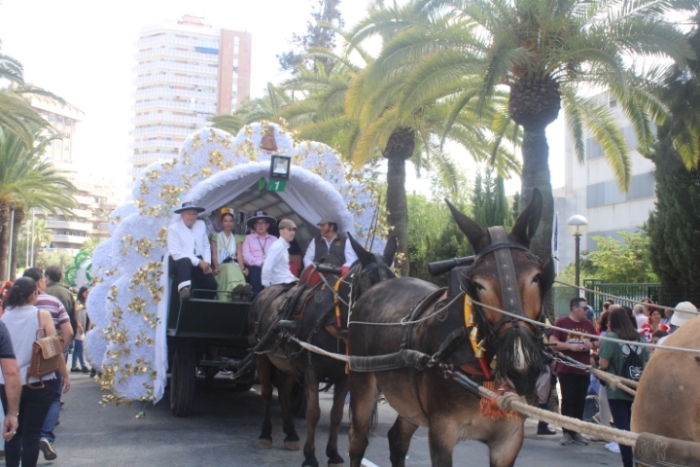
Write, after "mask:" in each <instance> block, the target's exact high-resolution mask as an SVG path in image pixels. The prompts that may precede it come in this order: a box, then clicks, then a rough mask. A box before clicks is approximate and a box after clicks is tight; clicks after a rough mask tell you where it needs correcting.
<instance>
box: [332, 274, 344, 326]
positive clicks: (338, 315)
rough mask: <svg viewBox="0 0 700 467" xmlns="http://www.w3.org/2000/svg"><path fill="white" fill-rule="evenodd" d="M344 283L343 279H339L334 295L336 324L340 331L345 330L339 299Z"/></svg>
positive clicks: (334, 287)
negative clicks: (341, 285)
mask: <svg viewBox="0 0 700 467" xmlns="http://www.w3.org/2000/svg"><path fill="white" fill-rule="evenodd" d="M342 283H343V278H342V277H341V278H339V279H338V281H337V282H336V283H335V285H334V286H333V290H334V291H335V293H334V294H333V302H334V303H335V324H336V326H338V329H342V328H343V321H342V314H341V312H340V300H339V299H338V292H339V291H340V284H342Z"/></svg>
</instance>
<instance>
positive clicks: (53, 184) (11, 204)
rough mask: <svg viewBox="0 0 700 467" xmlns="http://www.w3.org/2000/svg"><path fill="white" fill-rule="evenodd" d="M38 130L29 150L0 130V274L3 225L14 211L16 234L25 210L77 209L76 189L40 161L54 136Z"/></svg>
mask: <svg viewBox="0 0 700 467" xmlns="http://www.w3.org/2000/svg"><path fill="white" fill-rule="evenodd" d="M40 131H41V130H39V131H37V132H35V136H34V141H35V144H34V145H32V146H30V149H28V148H27V146H26V145H25V144H24V141H23V140H22V138H20V137H19V136H18V135H17V134H15V133H13V132H11V131H7V130H3V129H2V128H1V127H0V228H1V229H2V230H1V231H0V274H4V273H5V272H6V270H7V256H8V247H9V229H8V228H6V227H5V225H6V224H7V222H8V221H9V220H10V219H11V217H12V213H13V212H14V220H15V224H14V225H15V229H17V230H16V231H15V233H14V235H17V234H18V233H19V229H20V228H21V223H22V221H23V220H24V213H25V211H26V210H27V209H31V208H40V209H42V210H44V211H46V212H49V213H52V214H55V213H57V212H58V211H61V210H64V211H65V210H67V211H69V210H70V209H72V208H74V207H75V206H77V203H76V201H75V198H74V197H73V193H74V192H75V190H76V189H75V186H73V184H72V183H71V182H70V181H69V180H68V179H67V178H65V177H64V176H63V172H61V171H59V170H58V169H56V168H55V167H54V166H53V165H52V164H51V163H50V162H48V161H45V160H43V159H42V154H43V152H44V150H45V148H46V146H47V145H48V144H50V143H51V142H52V141H53V140H54V139H56V137H55V136H50V137H44V136H41V134H40ZM15 238H16V237H15ZM16 245H17V242H15V246H16ZM14 253H15V254H13V256H14V257H15V258H16V257H17V254H16V253H17V252H14ZM12 271H14V270H12ZM12 274H14V272H11V275H12Z"/></svg>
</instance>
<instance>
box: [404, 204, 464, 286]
mask: <svg viewBox="0 0 700 467" xmlns="http://www.w3.org/2000/svg"><path fill="white" fill-rule="evenodd" d="M453 201H454V203H455V205H456V206H457V207H458V208H459V209H461V210H463V211H468V208H469V206H468V204H467V203H466V202H464V201H463V200H460V199H456V200H453ZM407 202H408V215H409V216H410V218H411V229H410V230H409V232H408V234H409V237H408V259H409V264H410V276H411V277H417V278H420V279H423V280H427V281H431V282H434V283H436V284H439V285H444V284H445V283H446V280H445V277H432V276H431V275H430V273H429V272H428V263H430V262H431V261H439V260H443V259H447V258H457V257H462V256H469V255H471V254H473V250H472V247H471V245H470V244H469V241H468V240H467V239H466V237H465V236H464V234H462V233H461V231H460V230H459V227H457V224H456V223H455V222H454V220H453V219H452V215H451V214H450V211H449V209H448V208H447V204H445V202H444V201H442V200H439V201H437V200H431V199H428V198H426V197H425V196H423V195H416V194H409V195H408V196H407Z"/></svg>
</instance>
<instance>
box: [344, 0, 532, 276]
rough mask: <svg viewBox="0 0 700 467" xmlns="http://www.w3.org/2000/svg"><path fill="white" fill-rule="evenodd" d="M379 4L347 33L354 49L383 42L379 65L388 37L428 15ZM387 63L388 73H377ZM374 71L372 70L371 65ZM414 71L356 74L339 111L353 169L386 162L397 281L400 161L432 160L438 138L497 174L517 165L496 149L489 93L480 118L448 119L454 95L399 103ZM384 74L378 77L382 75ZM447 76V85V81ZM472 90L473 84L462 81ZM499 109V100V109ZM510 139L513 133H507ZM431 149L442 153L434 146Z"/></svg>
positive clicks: (466, 113) (407, 61) (403, 224)
mask: <svg viewBox="0 0 700 467" xmlns="http://www.w3.org/2000/svg"><path fill="white" fill-rule="evenodd" d="M382 3H383V2H377V4H376V5H375V6H374V7H373V8H371V9H370V11H369V13H368V16H367V18H366V19H364V20H363V21H361V22H360V23H359V24H358V25H356V26H355V27H354V28H353V29H352V31H351V32H350V38H351V39H350V46H352V47H355V46H358V45H359V44H362V43H363V42H364V41H365V40H367V39H369V38H372V37H378V38H379V39H381V40H382V42H383V47H384V48H383V51H382V54H381V55H380V57H384V58H386V48H387V47H388V46H389V45H390V44H392V43H393V39H392V38H393V37H394V36H396V35H401V34H402V33H403V31H405V30H407V29H411V27H412V25H414V24H418V23H421V22H425V21H428V17H429V15H427V14H426V13H425V12H423V11H420V10H419V9H416V8H414V7H413V6H412V5H409V6H404V7H398V6H396V4H394V5H393V6H392V7H384V6H383V4H382ZM386 61H388V62H390V65H391V66H390V69H387V68H386V67H383V66H382V65H384V64H385V63H384V62H386ZM378 65H379V66H378ZM416 67H417V65H416V61H415V57H414V56H410V55H404V56H403V57H402V58H401V59H400V60H396V61H394V60H390V59H389V60H383V59H381V58H380V59H379V60H376V61H375V60H373V61H371V62H370V63H368V66H367V67H366V68H365V69H364V70H363V71H362V72H361V73H358V76H357V78H356V79H354V80H353V82H352V84H351V86H350V89H349V90H348V94H347V98H346V101H345V103H346V111H347V113H348V115H349V117H350V118H351V119H352V121H353V122H354V123H355V125H356V126H357V129H358V133H357V136H356V137H355V138H354V140H353V146H352V148H351V150H350V154H351V158H352V160H353V162H354V163H355V164H356V165H362V164H364V163H365V161H367V159H369V158H371V157H374V156H375V155H377V154H381V156H382V157H384V158H385V159H386V160H387V197H386V206H387V223H388V225H389V229H390V234H392V235H395V236H396V237H397V239H398V254H397V265H398V267H399V269H400V271H401V274H402V275H406V274H408V263H407V261H406V262H405V261H404V259H406V258H407V254H408V235H409V232H408V222H409V217H408V208H407V203H406V190H405V184H406V162H407V161H408V160H409V159H412V158H415V155H416V154H425V155H426V156H430V155H431V153H434V151H432V149H433V148H434V147H435V144H434V141H433V140H434V138H435V137H437V136H438V135H442V136H443V139H444V140H451V141H455V142H457V143H458V144H460V145H462V146H463V147H465V148H466V149H467V151H469V152H470V155H471V156H472V157H473V158H474V159H476V160H482V161H483V160H488V161H491V162H492V163H493V164H494V165H495V166H496V167H497V169H498V170H499V172H500V173H502V174H506V173H508V172H509V171H517V170H519V164H518V163H517V162H516V161H515V158H514V157H513V155H512V154H511V153H510V152H509V151H506V150H505V149H504V148H503V147H501V146H500V145H499V144H498V141H499V137H503V136H504V135H505V134H506V132H507V130H508V129H509V127H511V126H512V125H509V122H508V121H507V120H505V119H500V120H499V121H498V124H493V123H492V122H494V121H496V119H495V117H494V116H495V115H496V109H495V105H496V102H497V100H498V98H499V97H500V98H503V97H504V96H503V95H502V94H499V93H495V94H494V99H493V100H491V101H489V105H487V106H484V108H483V109H482V110H484V112H483V114H485V115H487V116H488V117H490V118H482V117H480V116H479V115H478V114H477V113H476V112H474V108H473V107H470V106H464V109H463V111H460V112H458V113H457V115H451V114H450V109H451V108H452V107H453V106H454V102H455V99H456V98H457V97H458V96H457V95H456V94H454V93H453V94H452V95H450V96H445V95H443V97H445V98H444V100H442V101H439V102H438V101H437V100H436V99H435V98H436V97H437V95H436V94H435V93H432V92H429V93H427V94H429V95H426V93H421V94H419V95H417V96H414V97H415V98H414V99H412V100H410V101H408V100H404V101H403V103H402V102H401V100H400V98H401V96H402V95H403V93H404V89H406V88H407V87H409V86H411V84H412V83H411V82H410V81H409V77H410V76H411V73H412V72H414V71H415V69H416ZM385 71H386V72H388V73H389V74H388V75H384V74H383V73H384V72H385ZM454 79H455V78H454V77H452V78H451V79H449V82H453V81H454ZM469 81H470V82H471V83H472V84H474V82H475V81H474V80H473V79H471V80H469ZM501 104H505V101H503V102H501ZM450 118H451V121H452V122H454V124H453V125H452V126H451V127H450V128H449V130H448V131H445V132H443V131H442V128H443V126H444V122H445V121H446V119H450ZM493 128H497V129H498V130H497V131H496V138H491V136H492V134H493V133H492V131H491V130H492V129H493ZM508 134H510V135H511V136H512V135H515V137H516V138H517V131H515V132H510V133H508ZM438 148H440V149H441V148H442V146H441V145H439V146H438Z"/></svg>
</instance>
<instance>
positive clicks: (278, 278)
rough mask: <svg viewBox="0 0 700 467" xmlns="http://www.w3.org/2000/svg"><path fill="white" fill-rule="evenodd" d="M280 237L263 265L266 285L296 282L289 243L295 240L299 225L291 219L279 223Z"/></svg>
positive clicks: (263, 280) (263, 278) (263, 281)
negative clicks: (290, 258) (290, 261)
mask: <svg viewBox="0 0 700 467" xmlns="http://www.w3.org/2000/svg"><path fill="white" fill-rule="evenodd" d="M279 230H280V238H279V239H277V241H275V243H273V244H272V246H271V247H270V249H269V250H268V252H267V258H265V263H264V264H263V267H262V284H263V285H264V286H265V287H269V286H271V285H276V284H289V283H292V282H296V280H297V278H296V276H295V275H294V274H292V271H291V270H290V269H289V244H290V242H291V241H292V240H294V235H295V234H296V231H297V226H296V224H294V222H292V221H291V220H289V219H282V220H281V221H280V224H279Z"/></svg>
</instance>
